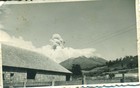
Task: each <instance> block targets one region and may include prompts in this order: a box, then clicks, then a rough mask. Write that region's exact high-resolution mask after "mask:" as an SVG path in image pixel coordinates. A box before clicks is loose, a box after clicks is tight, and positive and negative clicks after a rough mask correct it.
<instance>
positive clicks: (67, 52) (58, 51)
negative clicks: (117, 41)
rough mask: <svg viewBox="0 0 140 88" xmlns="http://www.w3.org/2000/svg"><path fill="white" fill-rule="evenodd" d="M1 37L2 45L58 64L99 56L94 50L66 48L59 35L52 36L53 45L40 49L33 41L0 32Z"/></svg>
mask: <svg viewBox="0 0 140 88" xmlns="http://www.w3.org/2000/svg"><path fill="white" fill-rule="evenodd" d="M0 35H1V37H0V42H2V43H5V44H8V45H9V44H10V45H12V46H16V47H20V48H25V49H28V50H32V51H36V52H39V53H41V54H44V55H46V56H47V57H49V58H50V59H52V60H54V61H56V62H58V63H59V62H61V61H64V60H66V59H68V58H75V57H79V56H85V57H93V56H99V55H98V54H97V53H96V50H95V49H94V48H86V49H74V48H72V47H64V43H65V42H64V40H63V39H62V37H61V36H60V35H59V34H54V35H53V36H52V38H51V39H50V42H51V45H45V46H42V47H40V48H36V47H35V46H34V45H33V44H32V42H31V41H25V40H24V39H23V38H22V37H21V36H20V37H18V38H16V37H14V36H10V35H9V34H8V33H6V32H5V31H2V30H0Z"/></svg>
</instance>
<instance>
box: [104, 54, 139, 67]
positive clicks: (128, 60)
mask: <svg viewBox="0 0 140 88" xmlns="http://www.w3.org/2000/svg"><path fill="white" fill-rule="evenodd" d="M106 66H108V67H112V66H118V67H121V68H123V69H132V68H136V67H138V56H137V55H136V56H125V57H124V58H117V59H116V60H110V61H108V62H106Z"/></svg>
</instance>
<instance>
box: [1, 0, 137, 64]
mask: <svg viewBox="0 0 140 88" xmlns="http://www.w3.org/2000/svg"><path fill="white" fill-rule="evenodd" d="M135 18H136V16H135V0H96V1H78V2H59V3H58V2H57V3H34V4H11V5H10V4H5V5H3V6H2V8H1V9H0V24H1V25H0V33H1V35H2V37H1V41H2V42H7V41H8V44H11V45H16V46H20V47H24V48H28V49H30V50H35V51H38V52H40V53H43V54H45V55H47V56H48V57H50V58H53V59H55V61H58V62H61V61H64V60H66V59H68V58H72V57H78V56H86V57H92V56H99V57H103V58H105V59H106V60H113V59H116V58H119V57H124V56H126V55H137V42H136V41H137V38H136V37H137V35H136V19H135Z"/></svg>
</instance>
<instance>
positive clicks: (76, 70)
mask: <svg viewBox="0 0 140 88" xmlns="http://www.w3.org/2000/svg"><path fill="white" fill-rule="evenodd" d="M72 73H73V75H77V76H80V75H82V71H81V67H80V65H79V64H73V66H72Z"/></svg>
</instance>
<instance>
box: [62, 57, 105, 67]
mask: <svg viewBox="0 0 140 88" xmlns="http://www.w3.org/2000/svg"><path fill="white" fill-rule="evenodd" d="M105 62H106V60H105V59H103V58H100V57H90V58H87V57H84V56H82V57H77V58H70V59H67V60H65V61H63V62H61V63H60V64H61V65H62V66H64V67H65V68H67V69H69V70H70V69H72V65H73V64H79V65H80V66H81V69H83V70H87V69H92V68H93V67H95V66H96V65H103V64H105Z"/></svg>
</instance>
